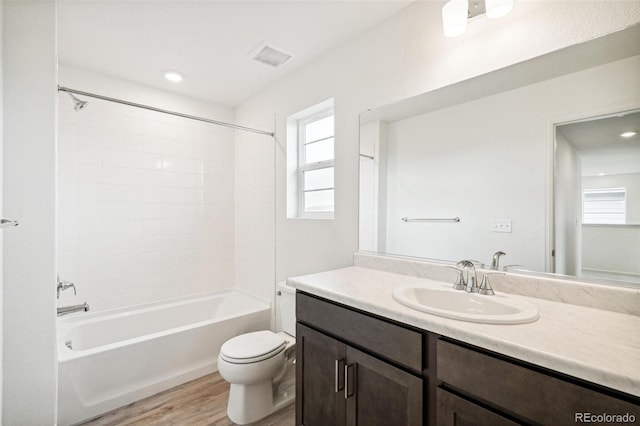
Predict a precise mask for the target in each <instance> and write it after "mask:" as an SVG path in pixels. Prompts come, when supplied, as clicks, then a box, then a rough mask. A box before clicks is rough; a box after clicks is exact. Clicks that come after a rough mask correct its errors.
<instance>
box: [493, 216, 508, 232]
mask: <svg viewBox="0 0 640 426" xmlns="http://www.w3.org/2000/svg"><path fill="white" fill-rule="evenodd" d="M491 232H511V219H501V220H494V221H492V222H491Z"/></svg>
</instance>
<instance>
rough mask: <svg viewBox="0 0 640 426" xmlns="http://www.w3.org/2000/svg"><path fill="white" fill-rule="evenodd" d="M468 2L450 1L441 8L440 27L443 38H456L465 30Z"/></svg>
mask: <svg viewBox="0 0 640 426" xmlns="http://www.w3.org/2000/svg"><path fill="white" fill-rule="evenodd" d="M468 15H469V2H467V0H450V1H448V2H447V3H446V4H445V5H444V6H442V27H443V29H444V35H445V37H456V36H459V35H460V34H462V33H464V32H465V31H466V30H467V17H468Z"/></svg>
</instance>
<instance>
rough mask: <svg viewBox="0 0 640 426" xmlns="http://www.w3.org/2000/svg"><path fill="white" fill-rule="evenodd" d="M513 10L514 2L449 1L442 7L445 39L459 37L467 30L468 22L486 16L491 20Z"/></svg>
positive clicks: (488, 0)
mask: <svg viewBox="0 0 640 426" xmlns="http://www.w3.org/2000/svg"><path fill="white" fill-rule="evenodd" d="M511 9H513V0H449V1H448V2H447V3H445V5H444V6H442V27H443V29H444V35H445V37H457V36H459V35H461V34H462V33H464V32H465V31H466V30H467V21H468V20H469V19H472V18H475V17H477V16H481V15H486V16H487V18H489V19H495V18H500V17H502V16H505V15H506V14H508V13H509V12H511Z"/></svg>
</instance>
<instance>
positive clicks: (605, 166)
mask: <svg viewBox="0 0 640 426" xmlns="http://www.w3.org/2000/svg"><path fill="white" fill-rule="evenodd" d="M557 129H558V131H559V132H560V133H562V135H563V136H564V137H565V138H566V139H567V140H568V141H569V142H570V143H571V145H573V147H574V148H575V150H576V151H577V152H578V153H579V154H580V157H581V158H582V170H583V176H594V175H596V174H598V173H605V174H607V175H610V174H620V173H640V111H632V112H629V113H621V114H616V115H613V116H607V117H599V118H594V119H589V120H585V121H580V122H576V123H569V124H563V125H561V126H558V127H557ZM629 131H636V132H638V133H637V134H636V135H635V136H633V137H630V138H623V137H620V134H621V133H623V132H629Z"/></svg>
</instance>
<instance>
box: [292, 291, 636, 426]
mask: <svg viewBox="0 0 640 426" xmlns="http://www.w3.org/2000/svg"><path fill="white" fill-rule="evenodd" d="M296 316H297V321H298V324H297V339H296V350H297V361H296V386H297V387H296V425H304V426H316V425H319V426H327V425H336V426H338V425H339V426H343V425H356V424H359V425H366V426H376V425H381V426H388V425H393V426H402V425H412V426H413V425H429V426H435V425H438V426H453V425H456V426H473V425H478V426H483V425H490V426H502V425H504V426H509V425H522V424H524V425H553V426H559V425H574V424H576V423H581V421H579V419H580V417H579V416H581V415H582V416H583V417H582V418H583V419H584V418H585V416H587V415H589V414H590V415H601V414H609V415H618V414H619V415H625V414H629V415H631V416H634V418H635V420H636V421H637V420H639V419H640V398H638V397H635V396H632V395H628V394H623V393H621V392H617V391H615V390H612V389H608V388H604V387H602V386H599V385H596V384H593V383H588V382H585V381H583V380H580V379H577V378H574V377H570V376H567V375H564V374H561V373H558V372H555V371H551V370H548V369H545V368H542V367H539V366H536V365H532V364H529V363H526V362H523V361H520V360H517V359H513V358H510V357H507V356H503V355H501V354H498V353H495V352H491V351H487V350H484V349H481V348H477V347H475V346H472V345H468V344H465V343H461V342H458V341H456V340H453V339H449V338H445V337H441V336H438V335H437V334H434V333H431V332H429V331H427V330H420V329H416V328H414V327H411V326H408V325H404V324H402V323H398V322H395V321H392V320H388V319H386V318H384V317H380V316H376V315H373V314H369V313H367V312H362V311H359V310H355V309H352V308H350V307H347V306H344V305H340V304H337V303H334V302H331V301H328V300H325V299H322V298H319V297H316V296H311V295H309V294H306V293H303V292H298V293H297V297H296ZM582 413H587V414H582ZM584 423H589V421H585V422H584ZM606 423H607V422H604V423H600V424H606Z"/></svg>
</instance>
